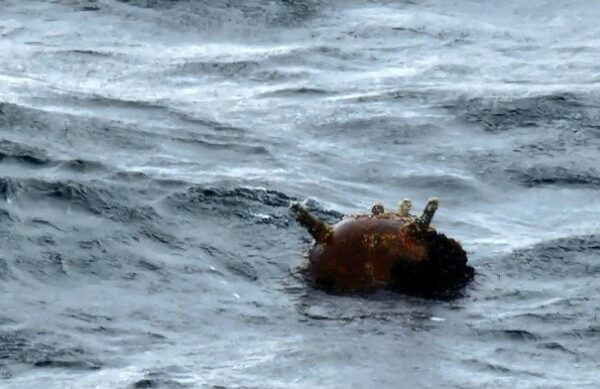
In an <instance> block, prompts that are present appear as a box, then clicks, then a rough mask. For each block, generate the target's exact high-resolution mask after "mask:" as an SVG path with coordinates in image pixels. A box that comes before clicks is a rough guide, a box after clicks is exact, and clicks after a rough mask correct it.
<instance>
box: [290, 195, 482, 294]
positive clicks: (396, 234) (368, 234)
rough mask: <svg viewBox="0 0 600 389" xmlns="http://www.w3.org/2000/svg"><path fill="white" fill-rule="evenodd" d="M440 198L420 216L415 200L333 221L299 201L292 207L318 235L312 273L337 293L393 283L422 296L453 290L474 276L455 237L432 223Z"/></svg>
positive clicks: (309, 271)
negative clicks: (389, 209)
mask: <svg viewBox="0 0 600 389" xmlns="http://www.w3.org/2000/svg"><path fill="white" fill-rule="evenodd" d="M437 205H438V202H437V200H435V199H431V200H430V201H429V202H428V204H427V206H426V207H425V210H424V212H423V215H422V216H421V217H415V216H413V215H411V214H410V213H409V211H410V207H411V205H410V202H409V201H407V200H405V201H403V202H402V204H401V206H400V209H399V211H398V212H388V213H386V212H385V211H384V209H383V206H382V205H381V204H376V205H375V206H373V208H372V212H371V214H368V215H353V216H346V217H345V218H344V219H343V220H341V221H340V222H338V223H337V224H335V225H334V226H330V225H328V224H327V223H325V222H323V221H322V220H320V219H318V218H317V217H315V216H314V215H312V214H311V213H310V212H309V211H308V210H306V209H305V208H304V207H302V206H301V205H300V204H293V205H292V206H291V212H292V214H293V215H294V217H295V218H296V220H297V221H298V222H299V223H300V224H301V225H303V226H305V227H306V228H307V229H308V231H309V233H310V234H311V235H312V236H313V238H314V239H315V243H314V245H313V246H312V247H311V248H310V250H309V252H308V260H309V261H308V266H307V275H308V278H309V279H310V281H311V282H313V283H314V284H315V285H316V286H317V287H320V288H324V289H327V290H329V291H332V292H337V293H345V292H371V291H374V290H377V289H380V288H391V289H394V290H397V291H400V292H403V293H407V294H412V295H419V296H423V297H437V296H445V295H449V294H451V293H453V292H455V291H457V290H458V289H459V288H460V287H462V286H463V285H464V284H465V283H466V282H467V281H469V280H470V279H471V278H472V277H473V268H471V267H470V266H468V265H467V255H466V253H465V251H464V250H463V249H462V247H461V245H460V244H459V243H458V242H457V241H455V240H454V239H450V238H447V237H446V236H445V235H443V234H440V233H438V232H437V231H436V230H435V229H433V228H432V227H431V226H430V223H431V219H432V218H433V215H434V213H435V211H436V209H437Z"/></svg>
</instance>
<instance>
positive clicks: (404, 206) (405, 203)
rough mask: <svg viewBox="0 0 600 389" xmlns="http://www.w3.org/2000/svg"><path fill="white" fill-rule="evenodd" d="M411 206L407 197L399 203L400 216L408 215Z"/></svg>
mask: <svg viewBox="0 0 600 389" xmlns="http://www.w3.org/2000/svg"><path fill="white" fill-rule="evenodd" d="M411 208H412V202H411V201H410V200H409V199H404V200H402V202H401V203H400V216H402V217H407V216H410V210H411Z"/></svg>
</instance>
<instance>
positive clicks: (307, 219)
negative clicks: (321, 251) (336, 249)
mask: <svg viewBox="0 0 600 389" xmlns="http://www.w3.org/2000/svg"><path fill="white" fill-rule="evenodd" d="M290 214H291V215H292V216H293V217H294V219H296V221H297V222H298V223H300V225H302V226H303V227H306V229H307V230H308V232H309V233H310V234H311V235H312V237H313V238H314V239H315V241H316V242H317V243H326V242H327V241H328V240H329V238H330V237H331V235H332V233H333V229H332V228H331V226H329V224H327V223H325V222H324V221H323V220H321V219H319V218H317V217H316V216H314V215H312V214H311V213H310V212H309V211H308V210H307V209H306V208H304V207H303V206H302V205H301V204H300V203H297V202H294V203H292V204H290Z"/></svg>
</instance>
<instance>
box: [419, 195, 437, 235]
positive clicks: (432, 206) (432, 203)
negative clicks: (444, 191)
mask: <svg viewBox="0 0 600 389" xmlns="http://www.w3.org/2000/svg"><path fill="white" fill-rule="evenodd" d="M438 205H439V200H438V199H437V198H435V197H432V198H430V199H429V200H427V205H426V206H425V209H424V210H423V214H422V215H421V217H419V218H418V219H417V223H418V225H419V227H420V228H422V229H424V230H426V229H428V228H429V225H430V224H431V220H432V219H433V215H434V214H435V211H436V210H437V209H438Z"/></svg>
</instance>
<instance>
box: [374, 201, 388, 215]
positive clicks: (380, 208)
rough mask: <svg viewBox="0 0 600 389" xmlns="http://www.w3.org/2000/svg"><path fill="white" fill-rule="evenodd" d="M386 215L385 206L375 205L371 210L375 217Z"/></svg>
mask: <svg viewBox="0 0 600 389" xmlns="http://www.w3.org/2000/svg"><path fill="white" fill-rule="evenodd" d="M384 213H385V208H383V204H381V203H375V204H373V207H372V208H371V214H372V215H373V216H377V215H383V214H384Z"/></svg>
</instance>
